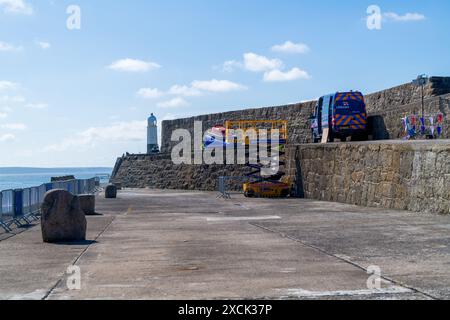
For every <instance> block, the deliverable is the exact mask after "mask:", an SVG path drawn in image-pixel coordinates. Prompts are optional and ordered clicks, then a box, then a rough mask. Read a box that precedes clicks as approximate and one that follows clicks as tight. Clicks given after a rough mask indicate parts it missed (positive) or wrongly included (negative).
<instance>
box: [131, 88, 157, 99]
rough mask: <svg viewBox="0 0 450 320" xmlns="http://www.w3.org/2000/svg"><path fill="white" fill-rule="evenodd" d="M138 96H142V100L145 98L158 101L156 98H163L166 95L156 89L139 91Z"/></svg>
mask: <svg viewBox="0 0 450 320" xmlns="http://www.w3.org/2000/svg"><path fill="white" fill-rule="evenodd" d="M137 95H138V96H140V97H141V98H145V99H156V98H159V97H162V96H163V95H164V93H163V92H161V91H159V90H158V89H156V88H155V89H153V88H142V89H139V91H138V92H137Z"/></svg>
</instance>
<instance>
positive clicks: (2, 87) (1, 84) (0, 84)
mask: <svg viewBox="0 0 450 320" xmlns="http://www.w3.org/2000/svg"><path fill="white" fill-rule="evenodd" d="M18 87H19V84H18V83H14V82H11V81H0V91H7V90H16V89H17V88H18Z"/></svg>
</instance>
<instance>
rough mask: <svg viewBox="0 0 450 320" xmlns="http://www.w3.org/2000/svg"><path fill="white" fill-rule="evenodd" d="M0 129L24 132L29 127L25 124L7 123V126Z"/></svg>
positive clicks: (0, 126) (4, 125) (3, 125)
mask: <svg viewBox="0 0 450 320" xmlns="http://www.w3.org/2000/svg"><path fill="white" fill-rule="evenodd" d="M0 128H2V129H8V130H17V131H19V130H20V131H23V130H26V129H27V126H26V125H25V124H23V123H6V124H2V125H0Z"/></svg>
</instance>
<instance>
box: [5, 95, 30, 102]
mask: <svg viewBox="0 0 450 320" xmlns="http://www.w3.org/2000/svg"><path fill="white" fill-rule="evenodd" d="M25 101H26V99H25V98H24V97H22V96H1V97H0V103H23V102H25Z"/></svg>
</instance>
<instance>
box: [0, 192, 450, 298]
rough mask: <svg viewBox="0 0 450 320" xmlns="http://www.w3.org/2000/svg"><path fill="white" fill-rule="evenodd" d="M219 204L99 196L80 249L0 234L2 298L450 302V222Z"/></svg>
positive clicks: (185, 197)
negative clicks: (378, 284)
mask: <svg viewBox="0 0 450 320" xmlns="http://www.w3.org/2000/svg"><path fill="white" fill-rule="evenodd" d="M216 196H217V194H216V193H213V192H184V191H166V190H164V191H162V190H125V191H121V192H120V193H119V196H118V199H104V198H103V197H101V196H99V197H98V198H97V212H98V213H100V214H101V215H98V216H92V217H87V219H88V239H89V240H88V241H86V242H83V243H75V244H58V245H55V244H44V243H43V242H42V238H41V234H40V232H41V231H40V227H39V225H36V226H34V227H32V228H29V229H26V230H19V232H17V231H16V233H17V234H12V235H11V234H9V235H7V234H0V299H156V300H160V299H450V268H449V265H450V246H449V245H450V216H437V215H423V214H418V213H409V212H405V211H395V210H382V209H373V208H365V207H357V206H351V205H345V204H338V203H331V202H319V201H311V200H301V199H285V200H270V199H245V198H243V197H242V196H239V195H238V196H235V197H234V198H233V199H232V200H223V199H216ZM71 266H77V267H79V271H80V278H79V279H80V284H81V289H80V290H70V288H71V289H73V287H71V286H70V285H69V286H68V285H67V283H68V280H73V275H74V274H69V273H68V272H67V270H68V268H69V267H71ZM368 267H371V268H370V269H371V270H377V269H378V268H379V270H380V271H381V275H382V276H383V279H382V281H381V289H376V288H373V287H370V288H369V287H368V286H367V282H368V280H369V283H371V284H376V281H375V282H374V280H373V279H375V280H376V277H375V278H373V277H372V278H370V279H369V277H370V276H371V275H370V274H368V273H367V268H368ZM69 271H70V272H73V268H72V269H70V270H69ZM75 274H76V273H75ZM69 283H70V281H69Z"/></svg>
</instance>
